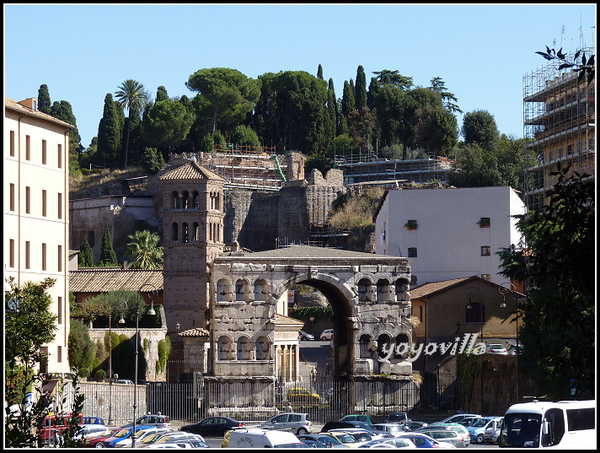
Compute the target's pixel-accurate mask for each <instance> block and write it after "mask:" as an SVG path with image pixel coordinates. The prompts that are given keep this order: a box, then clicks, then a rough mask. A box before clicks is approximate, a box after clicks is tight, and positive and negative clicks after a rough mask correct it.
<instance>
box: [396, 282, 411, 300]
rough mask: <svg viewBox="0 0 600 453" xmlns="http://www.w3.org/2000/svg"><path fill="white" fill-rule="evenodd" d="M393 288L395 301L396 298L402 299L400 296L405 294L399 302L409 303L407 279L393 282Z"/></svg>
mask: <svg viewBox="0 0 600 453" xmlns="http://www.w3.org/2000/svg"><path fill="white" fill-rule="evenodd" d="M394 286H395V288H396V300H397V301H398V302H400V300H398V297H399V296H400V298H402V294H405V295H406V296H405V298H404V299H401V300H405V301H410V292H409V291H410V281H409V280H408V279H407V278H399V279H397V280H396V281H395V282H394Z"/></svg>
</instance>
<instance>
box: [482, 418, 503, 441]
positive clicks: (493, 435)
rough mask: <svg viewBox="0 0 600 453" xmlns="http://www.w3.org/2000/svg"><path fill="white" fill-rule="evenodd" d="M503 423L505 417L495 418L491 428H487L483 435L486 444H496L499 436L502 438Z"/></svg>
mask: <svg viewBox="0 0 600 453" xmlns="http://www.w3.org/2000/svg"><path fill="white" fill-rule="evenodd" d="M503 421H504V417H495V418H494V420H492V423H491V424H490V426H488V427H487V428H486V430H485V432H484V433H483V441H484V442H485V443H486V444H495V443H497V442H498V436H500V429H501V428H502V422H503Z"/></svg>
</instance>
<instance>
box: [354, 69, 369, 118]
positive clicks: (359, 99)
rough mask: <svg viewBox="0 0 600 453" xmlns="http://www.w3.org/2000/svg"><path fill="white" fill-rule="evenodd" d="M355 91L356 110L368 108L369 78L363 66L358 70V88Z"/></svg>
mask: <svg viewBox="0 0 600 453" xmlns="http://www.w3.org/2000/svg"><path fill="white" fill-rule="evenodd" d="M354 89H355V96H354V99H355V103H356V110H360V109H361V108H363V107H366V106H367V77H366V76H365V70H364V68H363V67H362V66H359V67H358V69H357V70H356V86H355V87H354Z"/></svg>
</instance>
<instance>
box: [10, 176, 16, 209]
mask: <svg viewBox="0 0 600 453" xmlns="http://www.w3.org/2000/svg"><path fill="white" fill-rule="evenodd" d="M10 210H11V211H14V210H15V185H14V184H13V183H10Z"/></svg>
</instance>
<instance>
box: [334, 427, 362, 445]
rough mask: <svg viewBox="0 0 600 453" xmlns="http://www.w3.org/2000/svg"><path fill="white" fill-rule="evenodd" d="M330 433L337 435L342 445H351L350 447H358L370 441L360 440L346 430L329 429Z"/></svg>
mask: <svg viewBox="0 0 600 453" xmlns="http://www.w3.org/2000/svg"><path fill="white" fill-rule="evenodd" d="M329 435H330V436H332V437H335V438H336V439H337V440H338V441H339V442H340V443H341V444H342V445H345V446H346V447H350V448H356V447H358V446H359V445H362V444H363V443H365V442H368V441H359V440H358V439H357V438H356V437H355V436H353V435H352V434H350V433H347V432H346V431H344V430H340V431H336V430H333V431H329Z"/></svg>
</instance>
